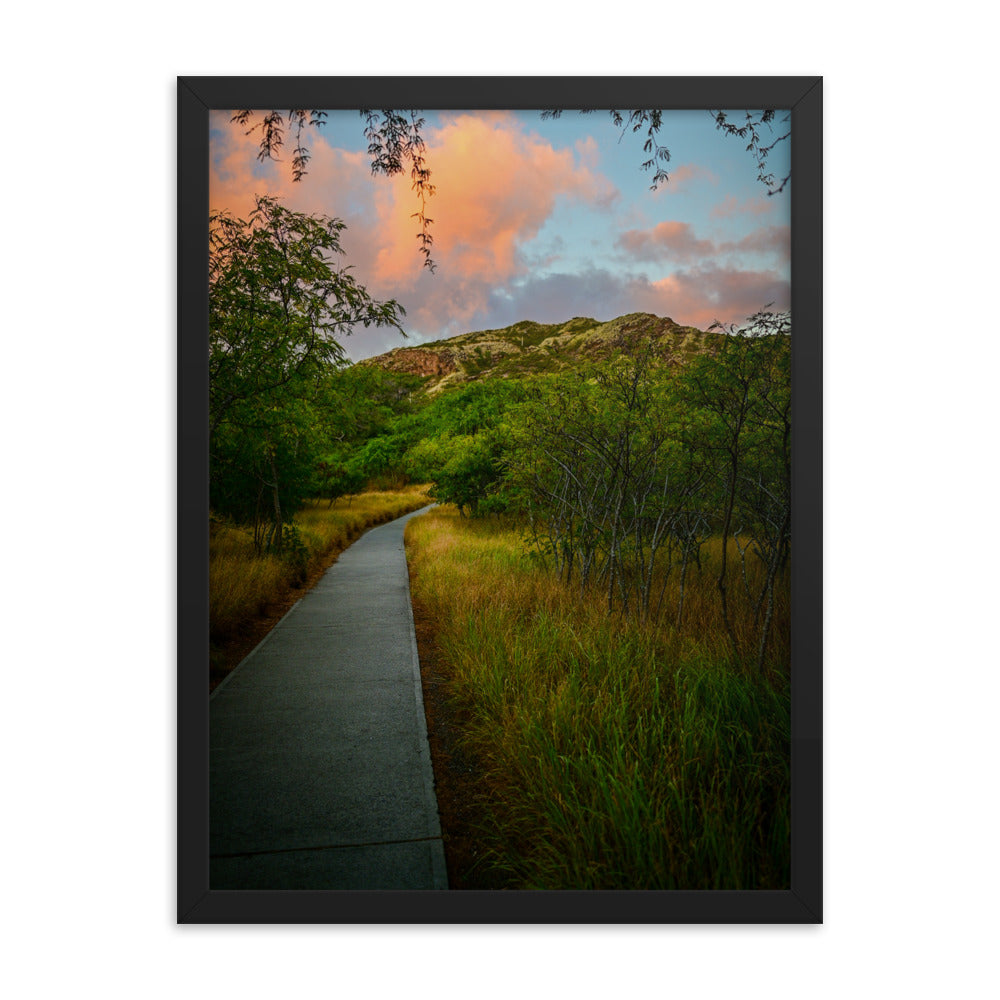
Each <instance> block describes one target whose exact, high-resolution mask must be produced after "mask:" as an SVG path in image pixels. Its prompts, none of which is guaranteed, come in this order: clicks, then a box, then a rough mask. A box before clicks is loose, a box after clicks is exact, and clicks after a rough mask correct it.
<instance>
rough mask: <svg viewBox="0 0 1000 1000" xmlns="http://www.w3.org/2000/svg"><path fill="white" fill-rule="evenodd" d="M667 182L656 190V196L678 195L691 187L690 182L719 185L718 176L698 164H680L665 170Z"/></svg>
mask: <svg viewBox="0 0 1000 1000" xmlns="http://www.w3.org/2000/svg"><path fill="white" fill-rule="evenodd" d="M667 176H668V180H667V182H666V184H661V185H660V186H659V187H658V188H657V189H656V194H658V195H660V194H679V193H680V192H681V191H685V190H687V189H688V188H689V187H690V186H691V182H692V181H698V180H704V181H708V182H709V183H710V184H718V183H719V175H718V174H716V173H713V171H711V170H709V169H708V167H703V166H701V164H699V163H682V164H681V165H680V166H679V167H673V168H670V169H668V170H667Z"/></svg>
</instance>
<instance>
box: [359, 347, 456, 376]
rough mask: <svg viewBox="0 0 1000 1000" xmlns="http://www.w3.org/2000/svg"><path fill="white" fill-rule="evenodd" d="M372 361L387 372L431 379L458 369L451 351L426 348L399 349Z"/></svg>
mask: <svg viewBox="0 0 1000 1000" xmlns="http://www.w3.org/2000/svg"><path fill="white" fill-rule="evenodd" d="M371 360H372V361H373V362H374V363H375V364H377V365H379V366H380V367H382V368H385V369H386V370H387V371H391V372H406V373H407V374H409V375H421V376H430V377H431V378H441V377H442V376H444V375H450V374H451V373H452V372H453V371H454V370H455V367H456V365H455V359H454V357H453V355H452V353H451V351H433V350H429V349H428V348H426V347H398V348H396V350H394V351H390V352H389V353H388V354H381V355H379V357H377V358H372V359H371Z"/></svg>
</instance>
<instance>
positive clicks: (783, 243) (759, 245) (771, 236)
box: [719, 226, 792, 261]
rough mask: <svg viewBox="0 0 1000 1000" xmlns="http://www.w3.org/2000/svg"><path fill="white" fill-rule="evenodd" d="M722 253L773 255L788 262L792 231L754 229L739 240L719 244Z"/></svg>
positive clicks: (786, 229) (779, 227)
mask: <svg viewBox="0 0 1000 1000" xmlns="http://www.w3.org/2000/svg"><path fill="white" fill-rule="evenodd" d="M719 251H720V252H722V253H730V252H735V253H760V254H774V255H775V256H777V257H778V258H780V259H781V260H786V261H787V260H789V259H790V258H791V253H792V230H791V227H789V226H764V227H762V228H761V229H755V230H754V231H753V232H752V233H749V234H747V235H746V236H744V237H743V239H741V240H736V241H733V242H729V243H721V244H719Z"/></svg>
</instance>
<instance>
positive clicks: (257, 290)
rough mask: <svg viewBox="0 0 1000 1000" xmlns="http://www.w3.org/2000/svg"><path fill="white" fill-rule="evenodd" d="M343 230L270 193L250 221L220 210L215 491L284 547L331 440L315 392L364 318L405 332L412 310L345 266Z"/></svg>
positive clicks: (216, 219)
mask: <svg viewBox="0 0 1000 1000" xmlns="http://www.w3.org/2000/svg"><path fill="white" fill-rule="evenodd" d="M343 229H344V223H343V222H341V221H340V220H339V219H331V218H328V217H326V216H319V217H315V216H309V215H304V214H302V213H299V212H292V211H290V210H288V209H286V208H284V207H283V206H282V205H280V204H279V203H278V202H277V200H275V199H274V198H268V197H259V198H258V199H257V204H256V208H255V209H254V211H253V212H252V213H251V214H250V216H249V218H248V219H246V220H243V219H235V218H233V217H232V216H231V215H229V214H228V213H215V214H213V215H212V216H211V218H210V224H209V246H210V264H209V376H210V387H209V413H210V432H211V438H210V448H211V455H212V476H211V486H212V497H211V500H212V504H213V507H214V508H215V509H217V510H220V511H221V512H224V513H228V514H230V515H231V516H233V517H236V518H237V519H240V520H244V521H252V522H253V523H254V525H255V528H257V529H258V530H259V527H260V525H262V524H264V523H265V522H267V523H269V525H270V527H269V529H268V531H267V532H266V533H260V534H259V537H260V538H261V540H262V544H263V545H266V546H267V547H279V548H280V546H281V542H282V530H281V524H282V523H283V522H284V521H288V520H290V519H291V515H292V514H293V513H294V510H295V509H296V507H297V505H298V502H301V497H302V495H303V493H304V491H306V490H308V486H309V482H310V475H312V471H310V460H311V458H312V457H314V455H315V453H316V452H317V450H318V449H321V448H322V447H323V445H324V444H328V443H329V441H328V438H329V433H330V431H329V427H328V426H327V425H326V424H324V422H323V421H322V420H321V419H319V416H318V413H317V403H318V402H319V400H318V398H317V393H318V390H319V388H320V387H321V386H322V385H323V384H324V380H325V379H327V378H328V377H329V376H330V374H331V373H332V372H334V371H335V370H336V369H337V368H338V366H340V365H342V364H343V363H344V361H345V357H344V350H343V347H342V345H341V339H342V338H343V337H345V336H348V335H349V334H350V333H351V331H352V329H353V328H354V327H355V326H357V325H358V324H361V325H363V326H372V325H375V326H393V327H396V328H397V329H399V330H400V332H402V328H401V327H400V326H399V320H400V317H401V315H402V314H403V309H402V307H401V306H399V304H398V303H396V302H395V301H393V300H389V301H386V302H379V301H376V300H375V299H373V298H372V297H371V296H370V295H369V294H368V292H367V290H366V289H365V288H364V287H363V286H362V285H360V284H359V283H358V282H357V281H356V280H355V278H354V277H353V275H352V274H351V273H350V270H349V269H348V268H345V267H341V266H339V264H338V261H337V257H338V255H340V254H342V252H343V251H342V249H341V246H340V234H341V232H342V231H343ZM265 494H266V496H267V498H268V500H267V502H266V503H265V502H264V501H263V497H264V495H265ZM296 498H297V499H296ZM265 511H266V514H265Z"/></svg>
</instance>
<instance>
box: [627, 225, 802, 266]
mask: <svg viewBox="0 0 1000 1000" xmlns="http://www.w3.org/2000/svg"><path fill="white" fill-rule="evenodd" d="M615 246H616V247H618V248H619V249H620V250H622V251H623V252H624V253H625V254H627V255H628V256H629V257H631V258H632V259H633V260H640V261H672V262H675V263H679V264H688V263H692V262H694V261H698V260H706V259H709V258H717V257H722V256H726V255H733V254H736V255H742V254H766V255H771V256H775V257H777V258H778V259H780V260H788V258H789V256H790V254H791V229H790V227H788V226H764V227H762V228H761V229H755V230H754V231H753V232H751V233H749V234H747V235H746V236H744V237H743V238H742V239H739V240H727V241H725V242H722V243H716V242H714V241H713V240H707V239H699V238H698V237H697V236H696V235H695V233H694V230H693V229H692V228H691V225H690V224H689V223H687V222H661V223H659V224H658V225H656V226H654V227H653V228H652V229H629V230H626V232H624V233H622V235H621V236H619V237H618V239H617V240H616V241H615Z"/></svg>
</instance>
